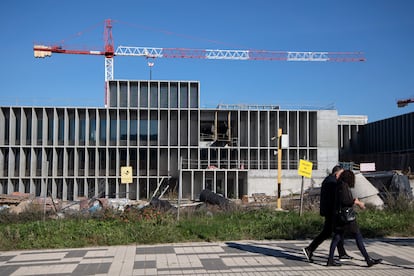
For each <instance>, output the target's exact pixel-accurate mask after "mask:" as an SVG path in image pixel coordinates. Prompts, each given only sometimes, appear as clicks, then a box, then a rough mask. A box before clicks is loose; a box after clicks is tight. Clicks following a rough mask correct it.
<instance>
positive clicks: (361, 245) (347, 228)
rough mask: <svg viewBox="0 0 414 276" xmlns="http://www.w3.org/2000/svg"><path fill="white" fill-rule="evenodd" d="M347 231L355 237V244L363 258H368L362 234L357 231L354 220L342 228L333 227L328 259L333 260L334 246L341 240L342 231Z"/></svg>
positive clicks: (342, 237) (342, 236)
mask: <svg viewBox="0 0 414 276" xmlns="http://www.w3.org/2000/svg"><path fill="white" fill-rule="evenodd" d="M345 232H349V233H351V234H352V236H353V237H354V238H355V242H356V245H357V246H358V249H359V252H361V254H362V256H364V258H365V260H366V261H368V260H369V258H370V257H369V255H368V252H367V250H366V249H365V245H364V241H363V240H362V234H361V232H360V231H359V227H358V224H357V223H356V221H353V222H351V223H349V224H347V225H345V226H344V227H342V228H338V229H335V235H334V237H333V238H332V242H331V247H330V248H329V260H333V257H334V251H335V247H337V245H339V242H341V241H342V242H343V240H344V233H345Z"/></svg>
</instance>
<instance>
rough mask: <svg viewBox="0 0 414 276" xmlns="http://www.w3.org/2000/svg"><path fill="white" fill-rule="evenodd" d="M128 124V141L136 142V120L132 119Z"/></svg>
mask: <svg viewBox="0 0 414 276" xmlns="http://www.w3.org/2000/svg"><path fill="white" fill-rule="evenodd" d="M129 122H130V126H129V139H130V140H131V142H133V141H136V140H137V134H138V120H136V119H132V120H130V121H129Z"/></svg>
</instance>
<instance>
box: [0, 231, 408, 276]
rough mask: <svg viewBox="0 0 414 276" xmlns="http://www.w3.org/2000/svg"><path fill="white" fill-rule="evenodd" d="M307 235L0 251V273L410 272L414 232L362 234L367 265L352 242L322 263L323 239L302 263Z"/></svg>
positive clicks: (325, 251)
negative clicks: (344, 255)
mask: <svg viewBox="0 0 414 276" xmlns="http://www.w3.org/2000/svg"><path fill="white" fill-rule="evenodd" d="M309 242H310V241H309V240H296V241H284V240H271V241H234V242H212V243H206V242H200V243H177V244H159V245H128V246H109V247H94V248H76V249H55V250H27V251H0V275H2V276H5V275H82V276H84V275H292V276H294V275H295V276H296V275H317V276H322V275H357V274H360V273H363V275H364V276H368V275H375V276H381V275H414V257H413V256H414V238H395V239H393V238H389V239H381V240H369V239H366V240H365V245H366V247H367V250H368V252H369V253H370V255H371V256H372V257H374V258H382V259H384V262H383V263H382V264H379V265H375V266H373V267H370V268H368V267H367V266H366V263H365V261H364V260H363V258H362V256H361V254H360V253H359V251H358V249H357V248H356V246H355V242H354V241H352V240H347V241H346V243H345V247H346V249H347V251H348V253H349V255H351V256H352V257H354V259H353V260H350V261H343V262H342V266H341V267H327V266H326V261H327V254H328V247H329V243H330V242H329V241H325V242H324V243H323V244H322V245H321V246H320V247H319V248H318V250H317V251H316V252H315V254H314V263H308V262H307V261H306V259H305V257H304V255H303V253H302V248H303V247H305V246H306V245H308V244H309Z"/></svg>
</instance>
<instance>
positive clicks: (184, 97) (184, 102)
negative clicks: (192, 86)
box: [180, 83, 188, 108]
mask: <svg viewBox="0 0 414 276" xmlns="http://www.w3.org/2000/svg"><path fill="white" fill-rule="evenodd" d="M180 107H183V108H185V107H188V84H187V83H181V84H180Z"/></svg>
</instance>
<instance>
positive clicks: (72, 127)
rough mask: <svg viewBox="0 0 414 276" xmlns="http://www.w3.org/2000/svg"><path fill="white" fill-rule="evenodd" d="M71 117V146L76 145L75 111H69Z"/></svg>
mask: <svg viewBox="0 0 414 276" xmlns="http://www.w3.org/2000/svg"><path fill="white" fill-rule="evenodd" d="M68 117H69V144H72V145H73V144H74V143H75V112H73V110H70V111H68Z"/></svg>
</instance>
